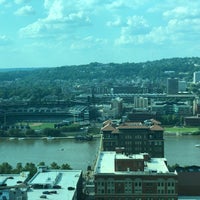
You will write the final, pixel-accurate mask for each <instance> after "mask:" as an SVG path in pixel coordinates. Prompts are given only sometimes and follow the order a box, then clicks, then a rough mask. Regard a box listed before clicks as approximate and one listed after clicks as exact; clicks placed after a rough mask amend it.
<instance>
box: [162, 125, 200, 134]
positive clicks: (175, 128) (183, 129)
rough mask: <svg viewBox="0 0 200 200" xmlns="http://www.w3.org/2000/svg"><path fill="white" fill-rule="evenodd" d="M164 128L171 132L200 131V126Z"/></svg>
mask: <svg viewBox="0 0 200 200" xmlns="http://www.w3.org/2000/svg"><path fill="white" fill-rule="evenodd" d="M164 130H165V131H166V132H171V133H177V132H178V133H194V132H198V131H200V127H177V126H173V127H164Z"/></svg>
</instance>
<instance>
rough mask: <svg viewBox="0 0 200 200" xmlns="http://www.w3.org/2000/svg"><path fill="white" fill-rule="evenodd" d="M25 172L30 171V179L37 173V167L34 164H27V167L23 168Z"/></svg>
mask: <svg viewBox="0 0 200 200" xmlns="http://www.w3.org/2000/svg"><path fill="white" fill-rule="evenodd" d="M23 171H29V172H30V177H33V176H34V174H35V173H36V172H37V167H36V166H35V164H33V163H26V165H25V166H24V168H23Z"/></svg>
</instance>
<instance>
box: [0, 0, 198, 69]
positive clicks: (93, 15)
mask: <svg viewBox="0 0 200 200" xmlns="http://www.w3.org/2000/svg"><path fill="white" fill-rule="evenodd" d="M199 8H200V1H199V0H115V1H114V0H0V68H7V67H56V66H62V65H73V64H76V65H79V64H87V63H90V62H101V63H109V62H116V63H123V62H143V61H147V60H157V59H162V58H172V57H190V56H199V54H200V9H199Z"/></svg>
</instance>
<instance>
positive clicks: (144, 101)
mask: <svg viewBox="0 0 200 200" xmlns="http://www.w3.org/2000/svg"><path fill="white" fill-rule="evenodd" d="M134 107H135V108H142V109H147V108H148V98H144V97H139V96H136V97H134Z"/></svg>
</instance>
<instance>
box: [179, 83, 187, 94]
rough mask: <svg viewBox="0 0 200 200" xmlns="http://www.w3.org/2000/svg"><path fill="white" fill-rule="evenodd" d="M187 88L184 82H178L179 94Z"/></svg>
mask: <svg viewBox="0 0 200 200" xmlns="http://www.w3.org/2000/svg"><path fill="white" fill-rule="evenodd" d="M186 88H187V83H186V81H179V82H178V91H179V92H185V91H186Z"/></svg>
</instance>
